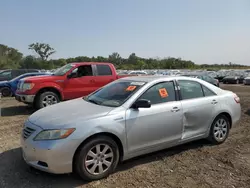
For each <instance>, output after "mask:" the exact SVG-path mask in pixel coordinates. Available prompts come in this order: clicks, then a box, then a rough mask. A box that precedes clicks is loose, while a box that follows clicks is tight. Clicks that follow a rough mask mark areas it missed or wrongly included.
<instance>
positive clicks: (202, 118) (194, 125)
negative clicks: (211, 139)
mask: <svg viewBox="0 0 250 188" xmlns="http://www.w3.org/2000/svg"><path fill="white" fill-rule="evenodd" d="M214 98H215V97H202V98H195V99H189V100H182V101H181V104H182V109H183V134H182V140H186V139H191V138H194V137H196V136H201V135H203V134H205V133H206V131H207V129H208V128H209V127H210V125H211V119H213V118H214V116H215V114H216V110H215V107H216V105H219V104H218V103H217V104H212V103H213V102H212V101H213V100H214Z"/></svg>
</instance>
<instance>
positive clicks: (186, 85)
mask: <svg viewBox="0 0 250 188" xmlns="http://www.w3.org/2000/svg"><path fill="white" fill-rule="evenodd" d="M178 83H179V86H180V91H181V97H182V100H185V99H195V98H200V97H204V94H203V91H202V87H201V84H200V83H198V82H195V81H189V80H179V81H178Z"/></svg>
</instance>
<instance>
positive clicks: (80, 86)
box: [16, 62, 134, 109]
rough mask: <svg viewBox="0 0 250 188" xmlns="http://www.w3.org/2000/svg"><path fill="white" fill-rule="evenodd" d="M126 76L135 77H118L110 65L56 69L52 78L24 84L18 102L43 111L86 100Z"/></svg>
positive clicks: (24, 82) (76, 65)
mask: <svg viewBox="0 0 250 188" xmlns="http://www.w3.org/2000/svg"><path fill="white" fill-rule="evenodd" d="M127 76H134V75H117V74H116V69H115V67H114V65H113V64H111V63H96V62H86V63H70V64H67V65H65V66H63V67H61V68H59V69H57V70H56V71H55V72H54V73H53V74H52V75H51V76H46V77H39V78H36V77H33V78H27V79H24V80H21V81H20V84H19V87H18V89H17V91H16V99H17V100H18V101H20V102H24V103H26V104H33V105H34V106H35V107H36V108H37V109H40V108H44V107H46V106H49V105H53V104H56V103H58V102H60V101H64V100H69V99H74V98H78V97H82V96H86V95H88V94H90V93H92V92H93V91H95V90H97V89H99V88H100V87H103V86H104V85H106V84H108V83H110V82H113V81H114V80H117V79H119V78H122V77H127Z"/></svg>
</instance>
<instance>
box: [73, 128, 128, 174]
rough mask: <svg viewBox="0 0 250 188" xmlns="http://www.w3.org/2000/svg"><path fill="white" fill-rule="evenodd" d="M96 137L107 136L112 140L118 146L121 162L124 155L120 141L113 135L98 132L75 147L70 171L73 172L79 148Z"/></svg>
mask: <svg viewBox="0 0 250 188" xmlns="http://www.w3.org/2000/svg"><path fill="white" fill-rule="evenodd" d="M98 136H108V137H110V138H111V139H113V140H114V141H115V142H116V144H117V146H118V150H119V155H120V156H119V161H122V158H123V155H124V147H123V144H122V142H121V140H120V139H119V138H118V137H117V136H116V135H115V134H113V133H109V132H100V133H95V134H93V135H91V136H89V137H87V138H86V139H85V140H84V141H82V142H81V144H80V145H79V146H78V147H77V149H76V151H75V153H74V156H73V163H72V165H73V166H72V169H73V170H74V168H75V167H74V166H75V160H76V156H77V153H78V152H79V150H80V148H81V147H82V146H83V145H84V144H85V143H87V142H88V141H89V140H91V139H94V138H96V137H98Z"/></svg>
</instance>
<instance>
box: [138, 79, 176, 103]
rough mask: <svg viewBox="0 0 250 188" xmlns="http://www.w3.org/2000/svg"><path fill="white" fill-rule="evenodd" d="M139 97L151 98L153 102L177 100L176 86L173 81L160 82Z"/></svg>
mask: <svg viewBox="0 0 250 188" xmlns="http://www.w3.org/2000/svg"><path fill="white" fill-rule="evenodd" d="M139 99H147V100H150V102H151V104H159V103H164V102H170V101H175V100H176V96H175V87H174V83H173V82H162V83H158V84H156V85H154V86H152V87H151V88H149V89H148V90H147V91H146V92H145V93H144V94H142V95H141V97H140V98H139Z"/></svg>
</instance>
